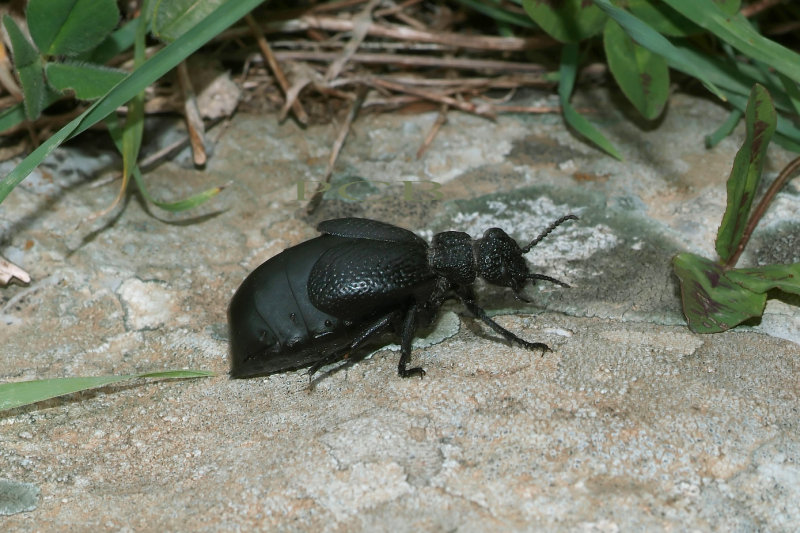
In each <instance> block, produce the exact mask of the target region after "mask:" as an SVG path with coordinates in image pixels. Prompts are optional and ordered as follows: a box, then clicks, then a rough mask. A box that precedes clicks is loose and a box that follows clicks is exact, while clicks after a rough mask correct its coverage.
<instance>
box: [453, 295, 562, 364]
mask: <svg viewBox="0 0 800 533" xmlns="http://www.w3.org/2000/svg"><path fill="white" fill-rule="evenodd" d="M458 297H459V299H460V300H461V302H462V303H463V304H464V306H465V307H466V308H467V310H468V311H469V312H470V313H472V314H473V315H475V317H476V318H480V319H481V320H482V321H483V322H484V323H486V325H488V326H489V327H490V328H492V329H493V330H494V331H495V333H497V334H499V335H500V336H502V337H503V338H504V339H505V340H507V341H508V342H511V343H514V342H516V343H517V344H519V345H520V346H522V347H523V348H527V349H528V350H542V354H544V352H549V351H550V347H549V346H548V345H546V344H545V343H543V342H530V341H526V340H525V339H523V338H522V337H519V336H517V335H515V334H514V333H512V332H510V331H508V330H507V329H506V328H504V327H503V326H501V325H500V324H498V323H497V322H495V321H494V320H492V319H491V318H490V317H489V315H487V314H486V311H484V310H483V308H481V307H480V306H478V304H476V303H475V301H474V300H473V299H472V298H471V297H470V295H469V294H468V293H467V294H460V293H459V294H458Z"/></svg>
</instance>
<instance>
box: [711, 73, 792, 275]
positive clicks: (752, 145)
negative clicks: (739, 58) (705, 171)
mask: <svg viewBox="0 0 800 533" xmlns="http://www.w3.org/2000/svg"><path fill="white" fill-rule="evenodd" d="M776 121H777V116H776V114H775V108H774V107H773V105H772V100H771V99H770V97H769V93H768V92H767V90H766V89H765V88H764V87H762V86H761V85H754V86H753V90H752V91H751V92H750V98H749V100H748V101H747V111H746V112H745V122H746V124H747V136H746V138H745V141H744V144H742V147H741V148H740V149H739V151H738V152H737V153H736V158H735V159H734V161H733V169H732V170H731V175H730V177H729V178H728V205H727V207H726V208H725V215H724V216H723V217H722V224H721V225H720V227H719V231H718V232H717V242H716V249H717V253H718V254H719V256H720V258H721V259H722V260H723V261H727V260H728V259H729V258H730V257H731V256H732V255H733V254H734V252H735V251H736V248H737V247H738V245H739V242H740V241H741V238H742V235H743V234H744V228H745V225H746V224H747V219H748V216H749V215H750V207H751V206H752V204H753V198H754V196H755V193H756V189H757V188H758V182H759V181H760V180H761V171H762V169H763V168H764V155H765V154H766V153H767V146H768V145H769V141H770V139H771V138H772V134H773V133H774V131H775V125H776Z"/></svg>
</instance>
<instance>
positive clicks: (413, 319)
mask: <svg viewBox="0 0 800 533" xmlns="http://www.w3.org/2000/svg"><path fill="white" fill-rule="evenodd" d="M416 330H417V304H413V305H412V306H411V307H409V308H408V311H407V312H406V317H405V320H403V332H402V337H401V340H400V363H398V365H397V373H398V374H400V377H404V378H408V377H411V376H419V377H422V376H424V375H425V370H423V368H422V367H419V366H417V367H414V368H406V367H407V366H408V363H409V362H411V342H412V341H413V340H414V333H415V332H416Z"/></svg>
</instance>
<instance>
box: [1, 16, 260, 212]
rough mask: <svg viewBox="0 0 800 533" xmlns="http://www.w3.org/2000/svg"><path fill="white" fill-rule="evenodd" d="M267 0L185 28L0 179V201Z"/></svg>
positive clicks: (208, 18)
mask: <svg viewBox="0 0 800 533" xmlns="http://www.w3.org/2000/svg"><path fill="white" fill-rule="evenodd" d="M263 1H264V0H238V1H235V2H232V1H229V2H227V3H225V4H223V5H222V6H220V7H219V9H217V10H216V11H215V12H214V13H212V14H211V15H209V16H208V17H206V18H205V19H203V21H202V22H201V23H200V24H198V25H197V26H195V27H194V28H192V29H191V30H189V31H188V32H186V33H185V34H184V35H182V36H181V37H180V38H178V39H177V40H176V41H175V42H173V43H170V44H169V45H167V46H166V47H165V48H164V49H163V50H161V51H160V52H158V53H157V54H156V55H154V56H153V57H151V58H150V59H148V60H147V61H146V62H145V63H144V64H143V65H142V66H141V67H140V68H138V69H136V70H135V71H134V72H132V73H131V74H130V75H128V77H126V78H125V79H124V80H122V81H121V82H120V83H119V84H117V85H116V86H114V88H113V89H111V91H109V93H108V94H106V95H105V96H103V97H102V98H100V99H98V100H97V101H96V102H95V103H94V104H92V105H91V106H90V107H89V108H88V109H87V110H86V111H85V112H83V114H81V115H80V116H79V117H77V118H75V119H74V120H72V121H71V122H70V123H69V124H67V125H66V126H64V127H63V128H61V129H60V130H58V131H57V132H56V133H55V134H53V136H52V137H50V138H49V139H47V140H46V141H45V142H43V143H42V144H41V145H39V147H38V148H36V150H34V151H33V152H32V153H31V154H30V155H28V157H26V158H25V159H23V160H22V162H21V163H20V164H19V165H17V167H16V168H15V169H14V170H12V171H11V172H10V173H9V174H8V175H7V176H5V177H4V178H3V179H0V203H1V202H2V201H3V200H5V198H6V197H7V196H8V195H9V193H10V192H11V191H12V190H14V187H16V186H17V185H19V184H20V182H22V180H24V179H25V178H26V177H27V176H28V175H29V174H30V173H31V172H32V171H33V169H34V168H36V167H37V166H38V165H39V164H40V163H41V162H42V161H44V159H45V158H46V157H47V156H48V155H49V154H50V153H51V152H52V151H53V150H55V149H56V148H57V147H58V146H59V145H60V144H61V143H62V142H64V141H65V140H67V139H69V138H71V137H74V136H76V135H78V134H80V133H82V132H84V131H86V130H87V129H89V128H91V127H92V126H93V125H95V124H97V123H98V122H100V121H101V120H103V119H104V118H105V117H107V116H108V115H109V114H110V113H112V112H114V111H115V110H116V109H117V107H119V106H121V105H123V104H125V103H126V102H128V101H129V100H130V99H131V98H133V97H134V96H136V94H138V93H139V92H141V91H142V90H144V89H145V87H147V86H148V85H150V84H151V83H153V82H154V81H155V80H157V79H158V78H160V77H161V76H163V75H164V74H166V73H167V72H169V71H170V70H172V69H173V68H174V67H175V65H177V64H178V63H180V62H181V61H183V60H184V59H185V58H186V57H187V56H189V55H190V54H191V53H192V52H194V51H195V50H197V49H198V48H200V47H201V46H202V45H203V44H205V43H206V42H208V41H209V40H211V39H212V38H213V37H214V36H216V35H217V34H218V33H220V32H221V31H223V30H224V29H225V28H227V27H228V26H230V25H231V24H233V23H234V22H236V21H237V20H239V19H240V18H242V17H243V16H244V15H246V14H247V13H249V12H250V11H251V10H253V9H254V8H255V7H256V6H258V5H259V4H260V3H262V2H263Z"/></svg>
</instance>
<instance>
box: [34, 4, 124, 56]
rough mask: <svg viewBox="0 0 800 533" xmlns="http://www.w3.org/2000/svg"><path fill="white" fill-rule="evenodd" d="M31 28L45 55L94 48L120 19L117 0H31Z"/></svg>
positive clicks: (74, 52) (72, 54)
mask: <svg viewBox="0 0 800 533" xmlns="http://www.w3.org/2000/svg"><path fill="white" fill-rule="evenodd" d="M27 19H28V28H29V29H30V32H31V37H33V42H35V43H36V46H38V47H39V50H41V52H42V53H43V54H45V55H48V56H55V55H66V56H74V55H77V54H80V53H81V52H85V51H86V50H91V49H92V48H94V47H95V46H97V45H98V44H100V43H101V42H102V41H103V39H105V38H106V37H107V36H108V35H109V34H110V33H111V32H112V31H113V30H114V27H115V26H116V25H117V22H119V10H118V9H117V3H116V2H115V1H114V0H30V2H28V11H27Z"/></svg>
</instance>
